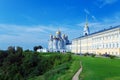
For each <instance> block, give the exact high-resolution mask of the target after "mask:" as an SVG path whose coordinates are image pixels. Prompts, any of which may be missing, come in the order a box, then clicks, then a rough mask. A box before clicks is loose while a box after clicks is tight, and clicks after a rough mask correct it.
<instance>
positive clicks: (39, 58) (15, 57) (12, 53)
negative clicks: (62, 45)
mask: <svg viewBox="0 0 120 80" xmlns="http://www.w3.org/2000/svg"><path fill="white" fill-rule="evenodd" d="M70 60H71V55H69V54H48V55H47V54H41V53H37V52H31V51H30V52H29V51H25V52H23V50H22V48H21V47H17V49H16V50H15V49H14V47H9V49H8V50H7V51H0V62H1V63H0V80H27V79H32V78H34V77H35V76H39V75H43V74H44V73H46V72H47V71H49V70H51V69H53V68H55V67H56V66H58V65H61V64H63V63H66V62H68V61H70ZM64 68H66V67H63V68H62V69H64ZM62 69H61V68H58V70H57V72H59V70H62ZM52 72H54V71H52ZM46 74H47V73H46Z"/></svg>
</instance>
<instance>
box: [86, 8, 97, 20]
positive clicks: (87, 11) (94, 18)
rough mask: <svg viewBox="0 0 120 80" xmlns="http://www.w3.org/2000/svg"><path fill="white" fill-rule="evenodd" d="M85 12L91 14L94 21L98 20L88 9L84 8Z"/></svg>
mask: <svg viewBox="0 0 120 80" xmlns="http://www.w3.org/2000/svg"><path fill="white" fill-rule="evenodd" d="M84 12H85V13H86V15H88V16H90V17H91V18H92V19H93V20H94V21H96V20H97V19H96V17H95V16H94V15H92V13H91V12H90V11H89V10H88V9H84Z"/></svg>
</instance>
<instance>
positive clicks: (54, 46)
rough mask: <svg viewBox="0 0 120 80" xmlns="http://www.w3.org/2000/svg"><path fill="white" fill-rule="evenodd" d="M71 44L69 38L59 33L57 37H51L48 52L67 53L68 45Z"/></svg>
mask: <svg viewBox="0 0 120 80" xmlns="http://www.w3.org/2000/svg"><path fill="white" fill-rule="evenodd" d="M67 44H69V40H68V36H66V35H64V34H63V35H62V36H61V32H60V31H57V32H56V35H55V36H53V35H50V39H49V42H48V51H49V52H58V51H59V52H66V49H67V48H66V45H67Z"/></svg>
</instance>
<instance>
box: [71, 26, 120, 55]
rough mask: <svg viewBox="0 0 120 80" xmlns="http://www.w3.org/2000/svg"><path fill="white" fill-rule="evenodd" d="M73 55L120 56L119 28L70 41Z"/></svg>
mask: <svg viewBox="0 0 120 80" xmlns="http://www.w3.org/2000/svg"><path fill="white" fill-rule="evenodd" d="M72 52H73V53H77V54H79V53H82V54H84V53H95V54H98V55H99V54H105V53H107V54H110V55H116V56H120V26H116V27H112V28H109V29H105V30H101V31H98V32H95V33H92V34H89V35H86V36H81V37H79V38H76V39H74V40H73V41H72Z"/></svg>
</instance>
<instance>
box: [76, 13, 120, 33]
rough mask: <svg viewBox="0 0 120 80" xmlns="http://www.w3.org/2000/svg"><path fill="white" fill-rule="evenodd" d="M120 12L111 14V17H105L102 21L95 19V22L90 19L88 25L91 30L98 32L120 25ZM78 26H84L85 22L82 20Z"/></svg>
mask: <svg viewBox="0 0 120 80" xmlns="http://www.w3.org/2000/svg"><path fill="white" fill-rule="evenodd" d="M119 21H120V12H117V13H115V14H113V15H111V16H110V17H109V18H103V19H102V20H101V21H99V22H98V21H95V22H94V21H93V22H89V20H88V25H89V27H90V31H91V32H92V33H93V32H96V31H99V30H103V29H104V28H110V27H111V26H112V27H115V26H118V25H120V22H119ZM77 25H78V26H81V27H83V26H84V25H85V22H81V23H80V24H77Z"/></svg>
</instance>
